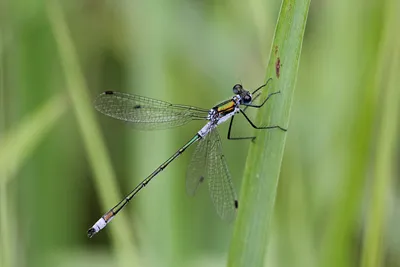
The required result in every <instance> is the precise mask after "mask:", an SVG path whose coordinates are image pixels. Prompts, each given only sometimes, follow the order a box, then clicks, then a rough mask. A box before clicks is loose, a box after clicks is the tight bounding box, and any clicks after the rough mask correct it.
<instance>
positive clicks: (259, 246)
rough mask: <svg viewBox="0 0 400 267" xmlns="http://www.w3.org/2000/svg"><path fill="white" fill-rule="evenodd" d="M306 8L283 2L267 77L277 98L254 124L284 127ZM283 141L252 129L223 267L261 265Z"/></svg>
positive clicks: (274, 134) (273, 133)
mask: <svg viewBox="0 0 400 267" xmlns="http://www.w3.org/2000/svg"><path fill="white" fill-rule="evenodd" d="M309 5H310V1H296V0H293V1H292V0H287V1H283V2H282V6H281V10H280V13H279V17H278V22H277V25H276V30H275V36H274V40H273V42H272V47H271V53H270V59H269V64H268V69H267V79H268V78H269V77H273V81H272V82H271V84H269V85H270V86H269V90H268V93H273V92H280V94H278V95H274V96H272V97H271V99H270V100H269V102H267V105H269V108H263V109H260V111H259V112H258V116H257V122H258V124H257V125H276V124H280V125H281V126H282V127H283V128H287V125H288V123H289V116H290V110H291V106H292V99H293V94H294V88H295V84H296V79H297V70H298V66H299V60H300V54H301V47H302V43H303V35H304V30H305V27H306V21H307V15H308V8H309ZM263 96H264V98H265V97H266V96H267V94H266V93H264V95H263ZM285 141H286V132H284V131H282V130H279V129H274V130H268V131H265V130H264V131H263V130H258V131H256V141H255V142H254V143H253V144H252V145H251V146H250V150H249V155H248V158H247V162H246V168H245V174H244V180H243V185H242V194H241V197H240V209H239V214H238V218H237V222H236V225H235V230H234V235H233V240H232V244H231V250H230V256H229V262H228V266H263V263H264V258H265V255H266V250H267V242H268V238H269V237H271V232H272V231H273V230H272V228H271V227H270V222H271V218H272V215H273V209H274V204H275V198H276V192H277V187H278V179H279V173H280V167H281V162H282V158H283V151H284V147H285Z"/></svg>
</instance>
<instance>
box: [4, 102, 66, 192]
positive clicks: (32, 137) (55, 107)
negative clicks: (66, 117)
mask: <svg viewBox="0 0 400 267" xmlns="http://www.w3.org/2000/svg"><path fill="white" fill-rule="evenodd" d="M66 108H67V104H66V101H65V99H64V98H63V97H61V96H56V97H54V98H52V99H51V100H49V101H48V103H46V104H45V105H44V106H43V107H42V108H41V109H40V110H38V111H37V112H36V113H34V114H33V115H32V116H29V117H27V118H26V119H24V120H23V121H22V122H21V123H20V124H19V125H18V127H17V128H15V129H13V130H10V131H9V132H8V133H6V134H5V135H4V137H3V138H2V139H1V141H0V183H1V184H5V183H6V182H7V181H8V180H9V179H10V178H12V177H13V176H14V175H15V173H16V171H18V169H19V168H20V166H21V164H22V163H23V162H24V160H25V159H26V157H27V156H28V155H30V154H31V152H32V151H33V150H34V149H35V148H36V146H37V145H38V144H39V142H40V141H41V140H42V139H43V137H44V136H45V134H46V133H47V131H48V130H49V129H50V127H51V126H53V125H54V123H56V122H57V121H58V119H59V118H60V116H61V115H62V114H63V113H64V112H65V110H66Z"/></svg>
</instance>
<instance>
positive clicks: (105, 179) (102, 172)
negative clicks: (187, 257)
mask: <svg viewBox="0 0 400 267" xmlns="http://www.w3.org/2000/svg"><path fill="white" fill-rule="evenodd" d="M47 4H48V14H49V18H50V22H51V26H52V29H53V34H54V37H55V40H56V43H57V45H58V49H59V54H60V59H61V65H62V67H63V69H64V74H65V79H66V83H67V89H68V93H69V95H70V98H71V100H72V104H73V107H74V111H75V115H76V118H77V121H78V124H79V128H80V130H81V134H82V137H83V143H84V145H85V148H86V151H87V154H88V159H89V162H90V164H91V167H92V169H93V172H94V174H95V175H94V178H95V185H96V187H97V191H98V192H99V195H100V198H101V202H102V204H103V205H102V206H103V207H104V209H105V210H107V209H109V208H110V207H111V205H112V204H113V203H115V202H116V201H117V200H119V199H120V197H119V194H118V192H119V190H118V189H117V188H118V186H117V184H116V182H115V175H114V172H113V170H112V167H111V163H110V159H109V156H108V155H107V152H106V147H105V144H104V141H103V139H102V137H101V134H100V129H99V126H98V125H97V123H96V120H95V118H94V112H93V108H92V101H91V100H90V97H89V94H88V90H87V86H86V84H85V79H84V77H83V74H82V71H81V69H80V66H79V63H78V58H77V55H76V51H75V47H74V45H73V43H72V40H71V37H70V32H69V29H68V27H67V25H66V22H65V18H64V14H63V13H62V10H61V7H60V4H59V2H58V1H48V2H47ZM96 220H97V218H93V222H95V221H96ZM108 229H109V230H110V231H111V232H113V234H112V235H111V236H112V240H113V243H114V248H115V249H116V250H115V251H118V252H127V251H129V252H130V255H131V256H132V254H134V252H135V249H134V247H133V245H132V243H131V239H130V238H131V237H132V233H131V230H130V227H129V223H128V218H127V217H126V215H125V214H124V213H121V214H120V215H119V216H118V227H112V226H111V227H109V228H108ZM82 234H85V232H82ZM120 256H121V255H120ZM119 260H120V261H121V260H122V257H119ZM120 263H122V262H120Z"/></svg>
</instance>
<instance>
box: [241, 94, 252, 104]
mask: <svg viewBox="0 0 400 267" xmlns="http://www.w3.org/2000/svg"><path fill="white" fill-rule="evenodd" d="M243 102H244V103H245V104H248V103H250V102H251V95H245V96H244V97H243Z"/></svg>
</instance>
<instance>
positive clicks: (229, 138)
mask: <svg viewBox="0 0 400 267" xmlns="http://www.w3.org/2000/svg"><path fill="white" fill-rule="evenodd" d="M233 118H235V116H232V117H231V121H230V122H229V129H228V140H248V139H251V141H254V139H255V138H256V137H255V136H246V137H231V129H232V124H233Z"/></svg>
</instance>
